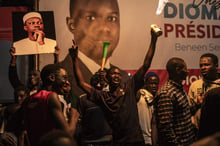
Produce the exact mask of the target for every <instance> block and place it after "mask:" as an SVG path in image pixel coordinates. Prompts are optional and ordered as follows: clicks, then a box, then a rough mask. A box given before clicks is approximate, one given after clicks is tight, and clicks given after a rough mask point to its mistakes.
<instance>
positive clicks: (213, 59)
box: [200, 53, 218, 66]
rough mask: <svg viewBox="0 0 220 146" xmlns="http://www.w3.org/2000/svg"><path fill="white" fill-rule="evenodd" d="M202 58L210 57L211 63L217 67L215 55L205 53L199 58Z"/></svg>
mask: <svg viewBox="0 0 220 146" xmlns="http://www.w3.org/2000/svg"><path fill="white" fill-rule="evenodd" d="M203 57H210V58H211V59H212V62H213V63H214V64H215V65H217V66H218V57H217V56H216V55H215V54H212V53H205V54H203V55H202V56H201V57H200V59H201V58H203Z"/></svg>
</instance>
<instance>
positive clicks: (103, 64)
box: [101, 42, 110, 70]
mask: <svg viewBox="0 0 220 146" xmlns="http://www.w3.org/2000/svg"><path fill="white" fill-rule="evenodd" d="M102 44H103V54H102V64H101V70H103V69H104V66H105V61H106V57H107V52H108V46H109V45H110V43H109V42H102Z"/></svg>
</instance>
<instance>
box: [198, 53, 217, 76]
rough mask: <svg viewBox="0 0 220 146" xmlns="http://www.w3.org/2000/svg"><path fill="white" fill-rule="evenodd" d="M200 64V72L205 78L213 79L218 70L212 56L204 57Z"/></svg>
mask: <svg viewBox="0 0 220 146" xmlns="http://www.w3.org/2000/svg"><path fill="white" fill-rule="evenodd" d="M199 65H200V72H201V74H202V76H203V77H204V78H205V79H212V77H214V75H215V74H216V72H217V66H216V65H215V64H214V63H213V61H212V58H211V57H202V58H201V59H200V63H199Z"/></svg>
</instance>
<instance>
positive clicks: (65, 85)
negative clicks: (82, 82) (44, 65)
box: [54, 68, 70, 95]
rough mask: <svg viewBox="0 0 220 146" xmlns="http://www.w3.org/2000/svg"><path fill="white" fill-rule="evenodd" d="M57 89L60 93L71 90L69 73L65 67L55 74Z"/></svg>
mask: <svg viewBox="0 0 220 146" xmlns="http://www.w3.org/2000/svg"><path fill="white" fill-rule="evenodd" d="M54 88H55V90H56V92H57V93H58V94H61V95H64V94H66V92H69V89H70V83H69V81H68V74H67V72H66V70H65V69H63V68H61V69H60V70H59V71H57V73H56V74H55V87H54Z"/></svg>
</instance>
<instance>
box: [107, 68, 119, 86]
mask: <svg viewBox="0 0 220 146" xmlns="http://www.w3.org/2000/svg"><path fill="white" fill-rule="evenodd" d="M108 82H109V84H110V85H114V86H119V85H120V83H121V72H120V70H119V69H118V68H111V69H110V71H109V73H108Z"/></svg>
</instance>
